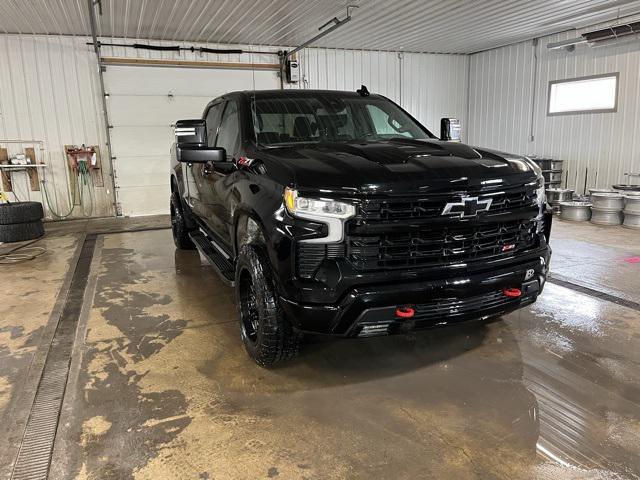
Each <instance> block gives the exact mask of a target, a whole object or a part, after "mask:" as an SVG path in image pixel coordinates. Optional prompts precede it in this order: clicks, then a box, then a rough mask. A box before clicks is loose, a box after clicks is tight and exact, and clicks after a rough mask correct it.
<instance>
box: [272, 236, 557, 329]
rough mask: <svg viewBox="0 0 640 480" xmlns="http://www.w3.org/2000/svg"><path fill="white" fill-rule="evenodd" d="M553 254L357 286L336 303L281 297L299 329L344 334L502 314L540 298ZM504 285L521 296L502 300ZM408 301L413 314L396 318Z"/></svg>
mask: <svg viewBox="0 0 640 480" xmlns="http://www.w3.org/2000/svg"><path fill="white" fill-rule="evenodd" d="M550 255H551V253H550V250H549V249H548V248H546V249H544V250H543V251H542V252H541V255H540V256H538V257H535V258H534V259H529V260H528V261H525V262H523V263H519V264H516V265H511V266H509V267H505V268H502V269H498V270H491V271H488V272H483V273H473V274H469V275H466V276H464V275H461V276H459V277H454V278H446V279H437V280H426V279H425V280H417V281H411V282H404V283H391V282H389V283H381V284H375V285H371V286H366V285H359V286H356V287H354V288H353V289H351V290H350V291H348V292H347V294H346V295H344V296H343V298H342V300H341V301H339V302H338V303H336V304H332V305H324V304H305V303H301V302H299V301H296V300H292V299H287V298H281V306H282V308H283V310H284V312H285V314H286V315H287V317H288V318H289V319H290V321H291V322H292V323H293V325H294V327H295V328H297V329H298V330H300V331H303V332H309V333H321V334H329V335H336V336H344V337H350V336H369V333H377V334H380V333H394V332H397V331H406V330H412V329H418V328H428V327H433V326H437V325H444V324H448V323H455V322H461V321H466V320H473V319H479V318H483V317H492V316H497V315H503V314H506V313H509V312H511V311H513V310H516V309H518V308H521V307H524V306H526V305H529V304H531V303H533V302H534V301H535V300H536V298H537V297H538V295H539V294H540V293H541V292H542V289H543V288H544V284H545V281H546V276H547V270H548V265H549V259H550ZM505 288H519V289H520V290H521V291H522V295H521V296H519V297H517V298H509V297H506V296H504V298H503V297H502V294H501V292H502V291H503V289H505ZM406 305H410V306H412V307H413V308H414V309H415V312H416V313H415V315H414V317H412V318H409V319H407V318H399V317H397V316H396V315H395V311H396V308H397V307H401V306H406Z"/></svg>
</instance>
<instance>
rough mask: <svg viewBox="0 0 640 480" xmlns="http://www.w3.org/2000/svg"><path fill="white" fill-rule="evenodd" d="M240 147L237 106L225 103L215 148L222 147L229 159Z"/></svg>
mask: <svg viewBox="0 0 640 480" xmlns="http://www.w3.org/2000/svg"><path fill="white" fill-rule="evenodd" d="M239 145H240V129H239V122H238V105H237V104H236V102H235V101H233V100H231V101H229V102H227V106H226V108H225V109H224V114H223V115H222V122H221V123H220V128H219V129H218V139H217V140H216V147H223V148H224V149H225V150H226V151H227V155H229V157H230V158H231V157H233V156H234V155H235V153H236V152H237V151H238V147H239Z"/></svg>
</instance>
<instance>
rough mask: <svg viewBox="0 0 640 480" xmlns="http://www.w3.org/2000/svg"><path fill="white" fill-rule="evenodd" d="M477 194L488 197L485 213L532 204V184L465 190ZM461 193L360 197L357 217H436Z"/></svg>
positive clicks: (374, 219) (375, 220)
mask: <svg viewBox="0 0 640 480" xmlns="http://www.w3.org/2000/svg"><path fill="white" fill-rule="evenodd" d="M464 195H469V196H477V197H478V200H484V199H487V198H491V199H492V202H491V206H490V208H489V214H495V213H503V212H507V211H512V210H515V209H520V208H526V207H532V206H535V205H536V185H535V184H530V185H523V186H520V187H515V188H514V187H511V188H508V189H501V190H496V191H489V192H483V193H477V194H476V193H473V192H465V193H464ZM461 196H462V194H460V193H445V194H432V195H429V196H428V197H415V198H402V199H397V198H390V199H367V200H363V201H362V203H361V204H360V207H359V215H358V217H359V218H360V219H361V220H362V221H364V222H366V223H367V224H369V225H374V224H377V223H385V222H387V221H397V220H407V219H421V218H437V217H439V216H441V215H442V212H443V210H444V207H445V205H446V204H447V203H451V202H459V201H460V199H461Z"/></svg>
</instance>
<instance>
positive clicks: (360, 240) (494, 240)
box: [347, 220, 538, 270]
mask: <svg viewBox="0 0 640 480" xmlns="http://www.w3.org/2000/svg"><path fill="white" fill-rule="evenodd" d="M537 238H538V236H537V234H536V222H535V221H530V220H516V221H512V222H501V223H490V224H480V225H471V224H467V225H455V224H452V225H449V226H445V227H440V228H438V229H428V228H423V229H419V230H413V231H407V232H398V233H391V232H389V233H384V234H377V235H352V236H349V237H348V239H347V255H348V259H349V261H350V262H351V263H352V264H353V265H354V267H355V268H356V269H357V270H379V269H396V268H411V267H425V266H432V265H444V264H449V263H459V262H462V261H472V260H479V259H486V258H490V257H497V256H507V255H513V254H514V253H517V252H519V251H521V250H524V249H527V248H530V247H532V246H534V244H535V242H536V241H537Z"/></svg>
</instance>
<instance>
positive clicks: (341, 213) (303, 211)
mask: <svg viewBox="0 0 640 480" xmlns="http://www.w3.org/2000/svg"><path fill="white" fill-rule="evenodd" d="M284 205H285V207H286V209H287V212H289V214H291V215H292V216H294V217H298V218H303V219H306V220H314V221H316V222H322V223H326V224H327V226H328V227H329V233H328V235H327V236H326V237H322V238H311V239H307V240H302V241H303V242H308V243H337V242H341V241H342V239H343V237H344V222H345V221H346V220H348V219H349V218H351V217H353V216H355V214H356V207H355V206H354V205H351V204H349V203H344V202H339V201H336V200H332V199H330V198H307V197H301V196H299V195H298V191H297V190H294V189H293V188H289V187H287V188H285V190H284Z"/></svg>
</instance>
